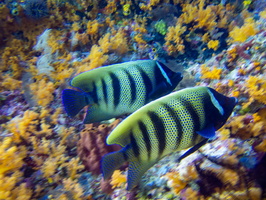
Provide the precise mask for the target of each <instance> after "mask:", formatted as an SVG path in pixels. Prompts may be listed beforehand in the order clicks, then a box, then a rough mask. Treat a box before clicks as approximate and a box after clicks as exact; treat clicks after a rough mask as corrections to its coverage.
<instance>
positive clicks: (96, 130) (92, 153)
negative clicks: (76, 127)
mask: <svg viewBox="0 0 266 200" xmlns="http://www.w3.org/2000/svg"><path fill="white" fill-rule="evenodd" d="M120 121H121V120H119V119H117V120H115V121H114V122H113V123H111V124H110V125H106V124H100V125H99V126H93V124H88V125H86V127H85V128H84V129H83V130H82V131H81V134H80V140H79V142H78V145H77V146H78V148H77V152H78V156H79V157H80V159H81V161H82V162H83V165H84V166H85V168H86V170H88V171H89V172H92V174H96V175H99V174H100V173H101V170H100V163H101V158H102V157H103V156H104V155H105V154H107V153H110V152H113V151H117V150H119V149H120V148H119V146H115V145H113V146H108V145H107V144H106V143H105V139H106V137H107V136H108V134H109V133H110V132H111V131H112V130H113V129H114V128H115V127H116V125H117V124H118V123H119V122H120Z"/></svg>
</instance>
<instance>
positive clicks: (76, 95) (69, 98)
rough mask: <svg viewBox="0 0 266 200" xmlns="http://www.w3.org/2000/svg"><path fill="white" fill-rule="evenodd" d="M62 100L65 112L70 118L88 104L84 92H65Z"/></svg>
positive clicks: (68, 90)
mask: <svg viewBox="0 0 266 200" xmlns="http://www.w3.org/2000/svg"><path fill="white" fill-rule="evenodd" d="M62 100H63V105H64V108H65V111H66V113H67V114H68V115H69V116H70V117H74V116H75V115H77V114H78V113H79V112H80V111H81V109H82V108H84V107H85V106H86V105H87V104H88V103H87V97H86V94H85V93H84V92H79V91H76V90H71V89H65V90H63V93H62Z"/></svg>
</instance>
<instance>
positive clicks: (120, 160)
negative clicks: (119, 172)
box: [101, 149, 126, 179]
mask: <svg viewBox="0 0 266 200" xmlns="http://www.w3.org/2000/svg"><path fill="white" fill-rule="evenodd" d="M123 151H124V150H123V149H121V150H119V151H117V152H113V153H109V154H106V155H105V156H104V157H103V158H102V163H101V169H102V173H103V178H104V179H108V178H110V177H111V176H112V174H113V172H114V171H115V170H116V169H118V168H119V167H121V166H122V165H123V164H124V162H126V160H125V155H124V153H123Z"/></svg>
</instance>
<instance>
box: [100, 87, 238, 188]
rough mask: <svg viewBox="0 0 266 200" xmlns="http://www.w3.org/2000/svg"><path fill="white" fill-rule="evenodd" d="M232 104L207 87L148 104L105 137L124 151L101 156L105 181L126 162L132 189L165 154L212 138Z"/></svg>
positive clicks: (128, 180)
mask: <svg viewBox="0 0 266 200" xmlns="http://www.w3.org/2000/svg"><path fill="white" fill-rule="evenodd" d="M235 105H236V99H235V98H234V97H231V98H229V97H226V96H224V95H222V94H220V93H218V92H216V91H215V90H213V89H212V88H208V87H194V88H187V89H183V90H180V91H177V92H173V93H171V94H169V95H167V96H164V97H161V98H159V99H157V100H155V101H152V102H150V103H149V104H147V105H145V106H143V107H142V108H140V109H138V110H137V111H136V112H134V113H132V114H131V115H130V116H128V117H127V118H126V119H125V120H124V121H122V122H121V123H120V124H119V125H118V126H117V127H116V128H115V129H114V130H113V131H112V132H111V134H110V135H109V136H108V138H107V140H106V142H107V144H109V145H111V144H119V145H121V146H122V147H123V148H122V149H121V150H119V151H117V152H114V153H110V154H107V155H105V156H104V157H103V159H102V172H103V176H104V178H105V179H107V178H109V177H110V176H111V175H112V173H113V171H114V170H115V169H117V168H119V167H120V166H121V165H122V164H123V163H124V162H126V161H127V162H129V169H128V179H127V182H128V186H127V189H128V190H130V189H132V188H133V187H134V186H136V185H137V183H138V181H139V180H140V179H141V177H142V175H143V174H144V173H145V172H146V171H147V170H148V169H149V168H150V167H151V166H153V165H154V164H155V163H156V162H158V161H159V160H160V159H161V158H163V157H164V156H165V155H168V154H170V153H172V152H174V151H180V150H182V149H186V148H189V147H191V146H193V145H196V144H198V143H200V142H201V141H203V140H204V139H205V138H212V137H214V136H215V130H217V129H219V128H220V127H221V126H222V125H223V124H224V123H225V122H226V120H227V118H228V117H229V116H230V114H231V112H232V110H233V108H234V106H235Z"/></svg>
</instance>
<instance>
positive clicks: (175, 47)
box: [165, 23, 186, 54]
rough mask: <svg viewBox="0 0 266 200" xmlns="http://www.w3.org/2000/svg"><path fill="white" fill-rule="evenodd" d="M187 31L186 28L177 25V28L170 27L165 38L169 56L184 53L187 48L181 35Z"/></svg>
mask: <svg viewBox="0 0 266 200" xmlns="http://www.w3.org/2000/svg"><path fill="white" fill-rule="evenodd" d="M185 31H186V27H185V26H182V25H181V24H179V23H177V24H176V26H170V27H169V28H168V31H167V34H166V36H165V41H166V42H165V46H166V48H167V51H168V53H169V54H173V53H175V52H180V53H184V49H185V46H184V45H183V39H182V38H181V35H182V34H183V33H184V32H185Z"/></svg>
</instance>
